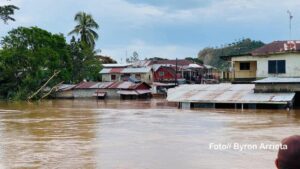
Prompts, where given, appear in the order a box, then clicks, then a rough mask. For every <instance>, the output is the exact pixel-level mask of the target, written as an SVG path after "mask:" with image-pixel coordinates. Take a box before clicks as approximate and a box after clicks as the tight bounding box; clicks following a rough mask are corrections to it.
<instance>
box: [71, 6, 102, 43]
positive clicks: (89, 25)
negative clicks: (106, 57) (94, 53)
mask: <svg viewBox="0 0 300 169" xmlns="http://www.w3.org/2000/svg"><path fill="white" fill-rule="evenodd" d="M74 20H75V21H76V22H77V23H78V24H77V25H76V26H75V28H74V29H73V30H72V31H71V32H70V33H69V35H71V34H76V35H78V34H80V39H81V41H82V42H83V43H85V44H86V45H89V46H90V47H94V46H95V40H97V39H98V37H99V36H98V34H97V32H96V31H95V30H94V29H98V28H99V25H98V24H97V23H96V21H95V20H94V19H93V17H92V15H90V14H86V13H85V12H78V13H77V14H76V15H75V17H74Z"/></svg>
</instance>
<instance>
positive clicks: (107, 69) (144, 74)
mask: <svg viewBox="0 0 300 169" xmlns="http://www.w3.org/2000/svg"><path fill="white" fill-rule="evenodd" d="M103 66H104V68H103V69H102V70H101V71H100V74H101V76H102V81H103V82H118V81H128V79H129V77H133V78H135V79H137V80H140V81H142V82H146V83H150V84H151V83H152V82H153V75H152V71H151V67H131V66H129V65H126V66H124V65H119V64H116V65H113V66H112V64H109V65H106V64H104V65H103Z"/></svg>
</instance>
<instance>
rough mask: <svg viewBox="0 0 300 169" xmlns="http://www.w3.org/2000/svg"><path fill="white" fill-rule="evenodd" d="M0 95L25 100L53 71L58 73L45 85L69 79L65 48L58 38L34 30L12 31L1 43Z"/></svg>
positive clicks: (66, 50) (63, 42)
mask: <svg viewBox="0 0 300 169" xmlns="http://www.w3.org/2000/svg"><path fill="white" fill-rule="evenodd" d="M1 45H2V47H3V49H2V50H1V52H0V73H1V75H0V83H1V87H0V95H1V96H4V97H5V98H9V99H26V97H27V96H29V94H31V93H33V91H36V90H38V88H39V87H41V86H42V84H43V83H44V82H46V81H47V80H48V78H49V77H51V76H52V75H53V74H54V73H55V72H56V71H59V72H60V73H59V74H58V75H57V77H56V78H55V79H54V80H52V81H51V82H50V83H49V85H51V86H52V85H55V84H57V83H59V82H61V81H64V80H65V79H70V75H69V74H68V72H69V71H70V70H71V64H70V55H69V53H68V45H67V43H66V41H65V38H64V37H63V36H62V35H57V34H51V33H50V32H47V31H45V30H42V29H40V28H37V27H31V28H24V27H19V28H17V29H13V30H12V31H10V32H9V33H8V35H7V36H5V37H4V38H3V40H2V41H1Z"/></svg>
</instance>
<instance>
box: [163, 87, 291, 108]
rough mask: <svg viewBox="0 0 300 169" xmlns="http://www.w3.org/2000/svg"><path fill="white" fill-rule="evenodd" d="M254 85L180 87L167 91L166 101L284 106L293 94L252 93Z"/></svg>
mask: <svg viewBox="0 0 300 169" xmlns="http://www.w3.org/2000/svg"><path fill="white" fill-rule="evenodd" d="M253 89H254V84H213V85H211V84H210V85H208V84H207V85H181V86H179V87H176V88H173V89H169V90H168V97H167V100H168V101H171V102H195V103H262V104H263V103H268V104H286V103H287V102H290V101H291V100H292V99H293V98H294V96H295V93H254V90H253Z"/></svg>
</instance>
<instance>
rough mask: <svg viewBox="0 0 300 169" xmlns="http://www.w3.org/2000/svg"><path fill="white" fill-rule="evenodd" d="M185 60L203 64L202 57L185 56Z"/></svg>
mask: <svg viewBox="0 0 300 169" xmlns="http://www.w3.org/2000/svg"><path fill="white" fill-rule="evenodd" d="M185 60H189V61H192V62H194V63H197V64H200V65H202V64H203V60H202V59H200V58H192V57H187V58H185Z"/></svg>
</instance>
